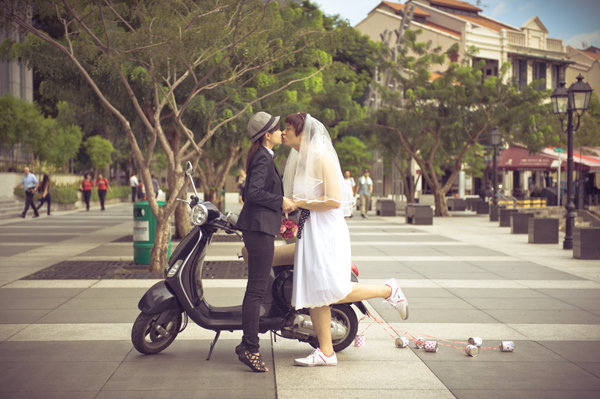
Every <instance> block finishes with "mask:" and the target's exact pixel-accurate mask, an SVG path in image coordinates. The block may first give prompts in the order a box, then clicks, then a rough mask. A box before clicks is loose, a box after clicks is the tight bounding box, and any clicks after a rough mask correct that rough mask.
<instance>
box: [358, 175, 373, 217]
mask: <svg viewBox="0 0 600 399" xmlns="http://www.w3.org/2000/svg"><path fill="white" fill-rule="evenodd" d="M372 194H373V180H372V179H371V178H370V177H369V170H368V169H365V170H364V171H363V175H362V176H361V177H360V178H359V179H358V195H360V216H362V217H363V218H366V217H367V211H368V210H369V205H368V204H369V203H370V202H371V195H372Z"/></svg>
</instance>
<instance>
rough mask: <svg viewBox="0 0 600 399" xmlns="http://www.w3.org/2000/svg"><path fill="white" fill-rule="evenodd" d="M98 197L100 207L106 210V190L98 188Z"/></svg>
mask: <svg viewBox="0 0 600 399" xmlns="http://www.w3.org/2000/svg"><path fill="white" fill-rule="evenodd" d="M98 198H100V209H102V210H104V198H106V190H98Z"/></svg>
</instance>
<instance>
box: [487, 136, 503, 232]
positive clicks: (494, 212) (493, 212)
mask: <svg viewBox="0 0 600 399" xmlns="http://www.w3.org/2000/svg"><path fill="white" fill-rule="evenodd" d="M501 141H502V133H500V130H499V129H498V126H494V128H493V129H492V131H491V132H490V144H491V145H492V147H494V158H493V159H492V186H493V190H494V192H493V197H492V207H491V208H490V221H491V222H497V221H498V146H499V145H500V142H501Z"/></svg>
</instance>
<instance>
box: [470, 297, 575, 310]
mask: <svg viewBox="0 0 600 399" xmlns="http://www.w3.org/2000/svg"><path fill="white" fill-rule="evenodd" d="M465 301H466V302H468V303H470V304H471V305H473V306H475V307H476V308H478V309H482V310H490V309H498V310H513V311H518V312H520V311H521V310H523V309H528V310H548V309H556V310H565V309H573V310H575V309H577V307H575V306H573V305H570V304H568V303H566V302H564V301H561V300H558V299H556V298H549V297H546V298H544V297H533V298H502V299H501V300H498V298H467V299H465Z"/></svg>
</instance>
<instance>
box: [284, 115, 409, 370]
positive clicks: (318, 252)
mask: <svg viewBox="0 0 600 399" xmlns="http://www.w3.org/2000/svg"><path fill="white" fill-rule="evenodd" d="M283 143H284V144H285V145H288V146H290V147H292V150H291V151H290V154H289V156H288V159H287V163H286V166H285V172H284V174H283V188H284V195H285V198H291V199H292V200H293V201H294V203H295V205H296V206H297V207H298V208H299V209H301V212H300V219H299V222H298V241H297V243H296V252H295V255H294V282H293V288H292V301H291V302H292V306H294V307H295V308H296V309H297V310H298V309H304V308H308V312H309V314H310V317H311V320H312V324H313V326H314V329H315V332H316V333H317V338H318V341H319V346H318V347H317V348H316V349H315V350H314V351H313V352H312V353H311V354H310V355H308V356H307V357H304V358H299V359H295V360H294V364H296V365H298V366H306V367H312V366H335V365H337V357H336V354H335V352H334V349H333V342H332V339H331V309H330V307H329V305H331V304H336V303H352V302H357V301H363V300H366V299H372V298H383V299H385V300H386V301H387V302H388V303H390V304H391V305H392V306H394V307H395V308H396V310H397V311H398V312H399V313H400V317H401V318H402V319H406V318H407V317H408V302H407V300H406V297H405V296H404V294H403V292H402V290H401V289H400V286H399V285H398V282H397V281H396V280H395V279H393V278H392V279H389V280H388V281H386V282H385V283H383V284H359V283H353V282H352V281H351V280H350V278H349V277H348V276H349V275H350V273H351V267H352V261H351V258H350V253H351V247H350V232H349V230H348V225H347V224H346V221H345V220H344V217H345V216H347V215H349V214H350V211H351V209H352V207H353V206H354V195H353V193H352V191H351V190H350V189H349V188H348V186H347V185H346V184H345V183H344V178H343V176H342V170H341V168H340V163H339V160H338V156H337V153H336V152H335V149H334V148H333V144H332V143H331V137H330V136H329V133H328V132H327V129H326V128H325V126H324V125H323V124H322V123H321V122H320V121H318V120H316V119H315V118H313V117H311V116H310V115H309V114H306V113H304V112H302V113H297V114H290V115H288V116H287V117H286V118H285V133H284V139H283Z"/></svg>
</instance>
